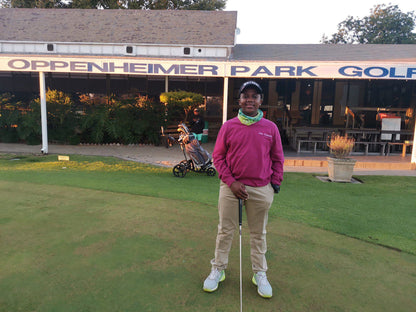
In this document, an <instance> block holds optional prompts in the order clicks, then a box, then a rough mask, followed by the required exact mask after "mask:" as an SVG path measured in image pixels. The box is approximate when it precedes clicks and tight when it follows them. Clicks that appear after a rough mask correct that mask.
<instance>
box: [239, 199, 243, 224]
mask: <svg viewBox="0 0 416 312" xmlns="http://www.w3.org/2000/svg"><path fill="white" fill-rule="evenodd" d="M238 223H239V225H240V226H241V225H242V224H243V200H242V199H241V198H239V199H238Z"/></svg>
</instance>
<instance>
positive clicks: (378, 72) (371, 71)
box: [364, 67, 389, 78]
mask: <svg viewBox="0 0 416 312" xmlns="http://www.w3.org/2000/svg"><path fill="white" fill-rule="evenodd" d="M364 74H365V75H366V76H368V77H375V78H379V77H386V76H387V75H388V74H389V70H388V69H387V68H384V67H367V68H366V69H364Z"/></svg>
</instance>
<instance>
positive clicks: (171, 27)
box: [0, 9, 237, 47]
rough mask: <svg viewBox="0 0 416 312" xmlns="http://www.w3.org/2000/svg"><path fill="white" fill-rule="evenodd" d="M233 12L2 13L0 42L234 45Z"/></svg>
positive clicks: (33, 11)
mask: <svg viewBox="0 0 416 312" xmlns="http://www.w3.org/2000/svg"><path fill="white" fill-rule="evenodd" d="M236 23H237V12H235V11H186V10H150V11H149V10H96V9H0V41H29V42H50V43H54V42H75V43H76V42H79V43H128V44H154V45H193V46H198V45H201V46H229V47H231V46H234V42H235V41H234V39H235V30H236Z"/></svg>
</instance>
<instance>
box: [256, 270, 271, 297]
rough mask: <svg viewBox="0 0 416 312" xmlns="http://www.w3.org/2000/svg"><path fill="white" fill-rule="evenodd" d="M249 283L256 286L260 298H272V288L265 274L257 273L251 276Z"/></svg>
mask: <svg viewBox="0 0 416 312" xmlns="http://www.w3.org/2000/svg"><path fill="white" fill-rule="evenodd" d="M251 281H252V282H253V284H254V285H256V286H257V292H258V293H259V295H260V296H262V297H263V298H271V297H272V296H273V290H272V286H271V285H270V283H269V281H268V280H267V276H266V273H265V272H257V273H256V274H254V275H253V278H252V280H251Z"/></svg>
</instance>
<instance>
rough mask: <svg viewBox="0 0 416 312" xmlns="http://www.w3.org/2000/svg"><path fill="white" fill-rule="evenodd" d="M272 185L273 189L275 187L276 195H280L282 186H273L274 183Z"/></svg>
mask: <svg viewBox="0 0 416 312" xmlns="http://www.w3.org/2000/svg"><path fill="white" fill-rule="evenodd" d="M271 184H272V187H273V190H274V192H275V193H276V194H278V193H279V192H280V185H278V184H273V183H271Z"/></svg>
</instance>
